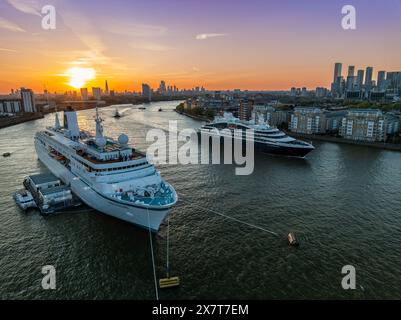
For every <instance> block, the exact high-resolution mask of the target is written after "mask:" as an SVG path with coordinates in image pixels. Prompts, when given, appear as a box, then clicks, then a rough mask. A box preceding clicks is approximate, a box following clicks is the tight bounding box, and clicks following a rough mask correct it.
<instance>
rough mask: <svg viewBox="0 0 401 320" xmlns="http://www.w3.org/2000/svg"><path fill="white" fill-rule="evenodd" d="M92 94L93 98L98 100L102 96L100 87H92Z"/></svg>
mask: <svg viewBox="0 0 401 320" xmlns="http://www.w3.org/2000/svg"><path fill="white" fill-rule="evenodd" d="M92 95H93V97H94V98H95V100H100V99H101V98H102V90H101V89H100V88H97V87H93V88H92Z"/></svg>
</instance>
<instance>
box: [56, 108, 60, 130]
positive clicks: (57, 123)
mask: <svg viewBox="0 0 401 320" xmlns="http://www.w3.org/2000/svg"><path fill="white" fill-rule="evenodd" d="M60 128H61V125H60V120H59V118H58V113H57V112H56V119H55V124H54V129H56V130H58V129H60Z"/></svg>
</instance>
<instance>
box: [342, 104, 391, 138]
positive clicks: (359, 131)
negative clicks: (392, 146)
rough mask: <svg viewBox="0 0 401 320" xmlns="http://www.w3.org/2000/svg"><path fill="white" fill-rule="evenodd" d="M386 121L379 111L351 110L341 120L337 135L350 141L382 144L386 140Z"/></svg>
mask: <svg viewBox="0 0 401 320" xmlns="http://www.w3.org/2000/svg"><path fill="white" fill-rule="evenodd" d="M388 119H389V118H388V117H387V118H386V116H385V115H384V114H383V112H382V111H380V110H376V109H352V110H349V111H348V113H347V115H346V116H345V117H344V118H343V119H342V125H341V128H340V132H339V134H340V136H342V137H343V138H345V139H350V140H358V141H367V142H384V141H386V138H387V120H388ZM393 126H394V124H393ZM397 130H398V128H397Z"/></svg>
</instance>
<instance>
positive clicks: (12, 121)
mask: <svg viewBox="0 0 401 320" xmlns="http://www.w3.org/2000/svg"><path fill="white" fill-rule="evenodd" d="M44 117H45V116H44V114H43V113H35V114H32V115H23V116H19V117H11V118H2V119H0V129H4V128H8V127H12V126H16V125H17V124H21V123H25V122H29V121H33V120H38V119H43V118H44Z"/></svg>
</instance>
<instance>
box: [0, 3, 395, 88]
mask: <svg viewBox="0 0 401 320" xmlns="http://www.w3.org/2000/svg"><path fill="white" fill-rule="evenodd" d="M47 4H51V5H53V6H54V7H55V8H56V12H57V21H56V22H57V25H56V29H55V30H43V29H42V27H41V20H42V16H41V13H40V12H41V8H42V7H43V6H44V5H47ZM345 4H352V5H354V6H355V7H356V10H357V29H356V30H344V29H342V28H341V19H342V14H341V8H342V6H343V5H345ZM0 39H1V41H0V70H1V71H0V92H2V93H8V92H9V91H10V90H11V89H12V88H19V87H21V86H24V87H29V88H32V89H34V90H35V91H36V92H42V91H43V89H44V87H46V88H47V89H48V90H50V91H58V92H64V91H66V90H76V89H75V88H74V87H80V86H81V84H82V85H84V86H87V87H91V86H101V87H103V86H104V81H105V79H107V80H108V82H109V87H110V89H115V90H125V89H127V90H129V91H132V90H137V91H139V90H140V86H141V83H143V82H146V83H149V84H150V85H151V86H152V87H154V88H156V87H157V86H158V83H159V81H160V80H161V79H163V80H165V81H166V82H167V84H176V85H177V86H178V87H179V88H184V87H185V88H191V87H193V86H198V85H199V86H205V87H206V88H208V89H233V88H241V89H265V90H278V89H286V90H287V89H289V88H290V87H292V86H298V87H299V86H306V87H308V88H315V87H316V86H326V87H329V85H330V82H331V80H332V73H333V65H334V63H335V62H337V61H339V62H343V64H344V66H343V74H344V73H345V72H346V70H345V69H346V67H347V65H348V64H352V65H355V66H356V69H358V68H366V66H373V67H374V78H376V75H377V71H378V70H379V69H380V70H387V71H391V70H392V71H401V0H385V1H376V0H350V1H337V0H331V1H321V0H280V1H269V0H247V1H245V0H244V1H238V0H218V1H216V0H203V1H191V0H168V1H165V0H140V1H139V0H114V1H100V0H97V1H95V0H80V1H77V0H44V1H42V0H26V1H23V0H0Z"/></svg>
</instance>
